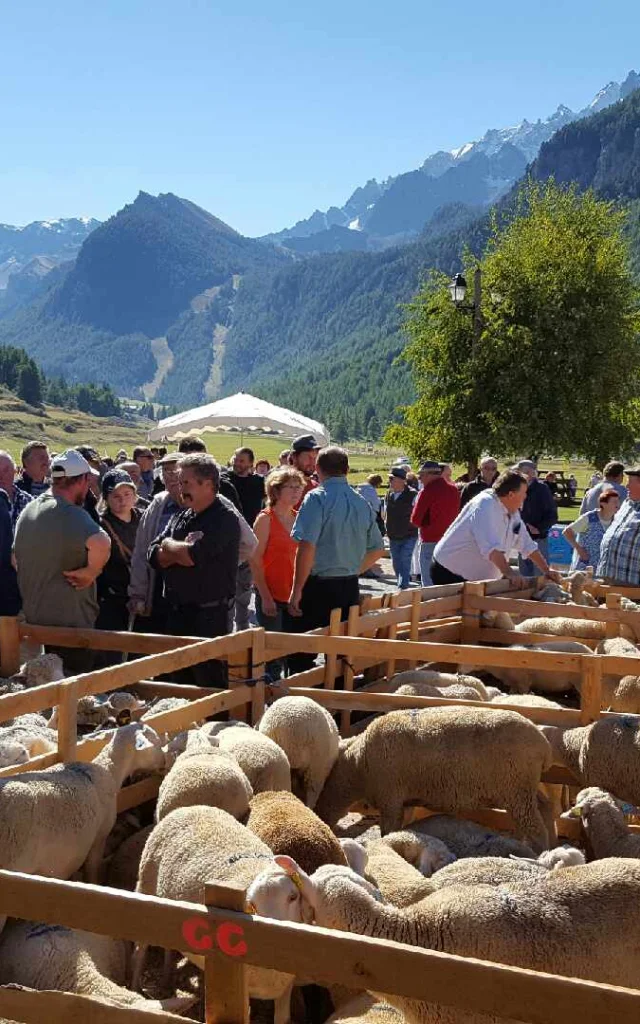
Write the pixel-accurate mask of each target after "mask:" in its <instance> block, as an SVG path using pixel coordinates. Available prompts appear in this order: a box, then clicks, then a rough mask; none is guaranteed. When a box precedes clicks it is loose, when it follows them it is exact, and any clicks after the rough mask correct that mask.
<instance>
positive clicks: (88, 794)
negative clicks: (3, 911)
mask: <svg viewBox="0 0 640 1024" xmlns="http://www.w3.org/2000/svg"><path fill="white" fill-rule="evenodd" d="M163 765H164V754H163V751H162V748H161V746H160V741H159V739H158V737H157V736H156V734H155V733H154V731H153V729H150V728H149V727H148V726H139V725H130V726H126V727H125V728H123V729H119V730H118V731H117V732H116V733H115V734H114V736H113V738H112V739H111V741H110V743H109V744H108V745H107V746H106V747H105V748H104V749H103V750H101V751H100V753H99V754H98V755H97V757H96V758H95V759H94V760H93V761H90V762H88V763H82V762H79V761H73V762H70V763H67V764H56V765H53V767H51V768H46V769H43V770H42V771H36V772H24V773H23V774H22V775H20V776H9V777H8V778H6V779H0V819H1V820H2V822H3V829H2V833H1V834H0V867H1V868H3V869H6V870H10V871H23V872H25V873H26V874H30V875H44V876H45V877H47V878H69V877H70V876H71V875H72V874H74V872H76V871H78V869H79V868H81V867H82V865H84V868H85V874H86V877H87V881H90V882H95V881H97V880H98V874H99V867H100V863H101V861H102V855H103V850H104V845H105V841H106V838H107V836H108V835H109V832H110V831H111V829H112V828H113V825H114V823H115V820H116V815H117V796H118V790H119V789H120V787H121V785H122V783H123V782H124V780H125V779H126V778H127V777H128V776H129V775H130V774H131V773H132V771H134V769H136V768H138V769H143V770H146V771H151V772H153V771H156V770H158V769H160V768H161V767H162V766H163ZM1 924H4V918H1V917H0V925H1Z"/></svg>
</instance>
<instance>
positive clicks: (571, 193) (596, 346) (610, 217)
mask: <svg viewBox="0 0 640 1024" xmlns="http://www.w3.org/2000/svg"><path fill="white" fill-rule="evenodd" d="M624 223H625V214H624V212H622V211H620V210H619V209H618V208H617V207H616V206H615V205H614V204H613V203H611V202H608V201H604V200H602V199H599V198H598V197H597V196H596V195H595V194H594V193H593V192H591V191H589V192H585V193H582V194H580V193H578V192H577V191H576V190H575V189H572V188H569V189H566V188H559V187H558V186H557V185H555V184H554V183H553V182H552V181H549V182H546V183H545V184H539V183H534V182H527V183H526V184H525V185H523V187H522V189H521V191H520V193H519V196H518V198H517V201H516V202H515V203H514V204H513V206H512V208H511V211H510V214H509V216H508V217H503V219H502V221H501V220H500V219H499V218H498V216H495V217H494V221H493V229H492V234H491V237H490V240H489V243H488V245H487V248H486V250H485V253H484V257H483V260H482V264H481V266H482V304H481V319H482V325H483V329H482V332H481V334H480V336H479V337H478V335H477V332H476V334H475V336H474V324H473V317H472V315H471V314H470V312H469V311H468V310H461V309H458V308H456V307H455V306H454V304H453V303H452V301H451V298H450V295H449V292H448V288H447V285H448V281H447V280H446V278H444V277H443V275H441V274H434V275H432V277H431V278H430V279H429V280H428V282H427V283H426V285H425V286H424V288H423V289H422V291H421V292H420V293H419V294H418V296H417V298H416V299H415V301H414V302H413V303H412V304H411V305H410V306H409V309H408V317H407V320H406V324H405V327H406V331H407V333H408V336H409V343H408V345H407V347H406V349H405V351H404V354H403V358H405V359H407V360H408V362H409V363H410V364H411V369H412V373H413V377H414V381H415V386H416V390H417V393H418V400H417V402H416V403H415V404H414V405H412V406H408V407H407V408H406V409H405V410H404V422H403V423H402V424H400V425H397V426H392V427H390V428H389V429H388V431H387V439H388V440H389V441H390V442H392V443H396V444H401V445H403V446H405V447H406V448H407V449H408V450H409V451H410V452H411V453H412V454H413V455H414V456H416V457H417V458H424V457H426V456H431V457H433V456H439V457H441V458H446V459H448V460H456V461H468V462H471V463H472V462H474V461H475V459H476V458H477V457H478V455H479V454H480V453H481V452H482V451H487V450H490V451H492V452H493V453H495V454H496V455H500V456H505V457H507V456H512V455H516V454H528V455H536V454H540V453H543V452H547V453H549V454H556V455H565V456H569V455H574V454H575V455H583V456H586V457H587V458H588V459H590V460H591V461H593V462H594V463H596V464H602V463H603V462H604V461H606V459H607V458H608V457H610V456H611V455H613V454H617V453H620V452H622V451H624V450H625V449H629V448H630V447H631V445H632V444H633V442H634V441H635V438H636V437H637V435H638V433H639V432H640V415H639V403H638V399H639V397H640V340H639V337H638V331H639V330H640V316H639V314H638V292H637V289H636V286H635V284H634V281H633V278H632V276H631V273H630V270H629V254H628V247H627V242H626V240H625V236H624V232H623V228H624ZM466 263H467V266H466V268H465V276H466V277H467V280H468V281H469V283H470V282H471V280H472V279H473V273H474V265H473V262H472V261H471V258H470V257H468V258H467V259H466Z"/></svg>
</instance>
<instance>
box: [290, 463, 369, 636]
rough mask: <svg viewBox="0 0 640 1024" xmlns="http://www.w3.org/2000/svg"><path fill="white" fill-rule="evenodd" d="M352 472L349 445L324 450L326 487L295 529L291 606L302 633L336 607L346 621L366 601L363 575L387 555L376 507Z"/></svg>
mask: <svg viewBox="0 0 640 1024" xmlns="http://www.w3.org/2000/svg"><path fill="white" fill-rule="evenodd" d="M348 472H349V459H348V456H347V453H346V451H344V449H342V448H334V447H331V448H323V449H322V451H321V452H320V454H319V455H318V462H317V473H318V478H319V480H320V486H319V487H316V488H315V490H313V491H310V492H309V493H308V494H307V496H306V498H305V499H304V501H303V503H302V507H301V509H300V511H299V512H298V518H297V520H296V524H295V526H294V528H293V530H292V533H291V536H292V537H293V539H294V540H297V541H298V550H297V552H296V563H295V573H294V578H293V587H292V590H291V596H290V598H289V610H290V613H291V615H293V616H295V617H296V618H297V619H298V622H299V627H300V628H299V631H300V632H304V631H306V630H308V629H317V628H318V627H320V626H326V625H328V623H329V617H330V615H331V611H332V609H333V608H340V609H341V611H342V618H343V619H346V617H347V614H348V611H349V608H350V607H351V606H352V605H355V604H358V603H359V601H360V591H359V587H358V576H359V575H360V574H361V573H363V572H366V570H367V569H368V568H369V567H370V566H372V565H373V564H374V562H376V561H377V560H378V558H380V557H381V556H382V555H383V554H384V545H383V541H382V536H381V534H380V530H379V529H378V526H377V524H376V517H375V514H374V512H373V509H372V508H371V506H370V505H369V503H368V502H367V501H365V499H364V498H363V497H362V496H361V495H360V494H357V493H356V491H354V490H353V489H352V488H351V487H350V486H349V483H348V480H347V473H348Z"/></svg>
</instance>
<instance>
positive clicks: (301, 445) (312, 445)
mask: <svg viewBox="0 0 640 1024" xmlns="http://www.w3.org/2000/svg"><path fill="white" fill-rule="evenodd" d="M319 451H320V445H319V444H318V442H317V441H316V439H315V437H314V436H313V434H302V435H301V436H300V437H296V438H295V440H294V441H293V442H292V444H291V452H290V454H289V463H290V465H292V466H294V467H295V468H296V469H299V470H300V472H301V473H302V475H303V477H304V478H305V481H306V483H305V488H304V491H303V492H302V497H301V498H300V501H299V502H298V504H297V505H296V511H297V510H298V509H299V508H300V506H301V505H302V502H303V501H304V499H305V498H306V496H307V494H308V493H309V491H312V490H313V489H314V487H317V486H318V483H317V481H316V480H315V479H314V473H315V471H316V459H317V458H318V452H319Z"/></svg>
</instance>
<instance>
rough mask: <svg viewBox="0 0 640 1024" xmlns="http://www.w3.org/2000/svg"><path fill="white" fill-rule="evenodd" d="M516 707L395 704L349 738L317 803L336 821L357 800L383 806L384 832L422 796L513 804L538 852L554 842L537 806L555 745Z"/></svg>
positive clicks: (444, 806) (446, 802) (462, 805)
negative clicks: (417, 707) (398, 707)
mask: <svg viewBox="0 0 640 1024" xmlns="http://www.w3.org/2000/svg"><path fill="white" fill-rule="evenodd" d="M539 738H540V733H539V732H538V730H537V729H536V727H535V726H534V725H533V724H532V723H531V722H529V721H528V720H527V719H525V718H524V717H523V716H522V715H520V714H518V713H517V712H515V711H501V710H497V709H496V710H488V709H485V708H478V707H469V708H463V707H446V706H445V707H434V708H427V709H420V710H415V709H414V710H411V711H392V712H389V713H388V714H387V715H385V716H384V717H382V718H378V719H375V720H374V721H373V722H371V724H370V725H369V726H368V727H367V729H366V730H365V731H364V732H363V733H361V734H360V735H359V736H355V737H353V738H352V739H350V740H343V741H342V743H341V745H340V752H339V756H338V760H337V761H336V763H335V765H334V767H333V769H332V772H331V774H330V776H329V778H328V779H327V782H326V785H325V787H324V789H323V791H322V794H321V796H320V799H319V801H318V804H317V813H318V814H319V815H320V817H321V818H323V819H324V820H325V821H326V822H327V823H328V824H329V825H331V826H333V825H335V823H336V822H337V821H338V820H339V818H340V817H341V815H342V814H343V813H344V812H345V811H347V810H348V809H349V807H350V806H351V804H353V803H355V802H356V800H362V799H364V800H367V802H368V803H370V804H372V805H373V806H374V807H376V808H377V809H378V810H379V811H380V828H381V831H382V834H383V835H384V834H386V833H387V832H397V831H398V830H399V829H401V828H402V821H403V812H404V807H405V806H407V805H408V804H410V803H414V802H417V803H422V804H424V805H425V806H427V807H429V808H431V809H433V810H436V809H437V810H443V811H448V812H450V813H455V812H456V811H458V810H463V809H473V808H479V807H501V808H504V809H506V810H508V811H509V812H510V813H511V816H512V818H513V820H514V822H515V824H516V828H517V830H518V831H519V832H520V834H522V835H524V836H526V837H527V838H528V840H529V842H530V843H531V845H532V846H534V848H536V847H537V852H538V853H539V852H541V851H542V850H544V849H547V847H548V846H549V838H550V837H549V834H548V832H547V828H546V826H545V823H544V820H543V817H542V816H541V814H540V810H539V807H538V796H537V789H538V786H539V783H540V776H541V774H542V772H543V771H544V770H545V769H546V768H548V767H550V765H551V750H550V749H549V747H548V746H547V744H546V743H542V744H541V743H540V742H539Z"/></svg>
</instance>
